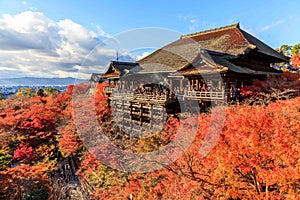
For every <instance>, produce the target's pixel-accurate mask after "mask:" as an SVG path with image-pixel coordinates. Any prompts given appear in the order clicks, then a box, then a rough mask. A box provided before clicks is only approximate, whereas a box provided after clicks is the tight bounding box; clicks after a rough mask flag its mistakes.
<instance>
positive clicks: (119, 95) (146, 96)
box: [104, 87, 226, 102]
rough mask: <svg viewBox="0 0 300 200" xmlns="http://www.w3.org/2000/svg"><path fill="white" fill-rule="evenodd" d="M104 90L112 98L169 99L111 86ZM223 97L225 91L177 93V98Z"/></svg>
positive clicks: (208, 98) (220, 98)
mask: <svg viewBox="0 0 300 200" xmlns="http://www.w3.org/2000/svg"><path fill="white" fill-rule="evenodd" d="M104 92H105V93H110V94H113V98H132V99H136V100H145V101H161V102H165V101H167V100H170V99H167V96H166V95H154V94H133V93H132V92H127V93H126V92H119V91H117V90H116V89H115V88H112V87H106V88H104ZM225 97H226V93H225V91H221V92H215V91H193V90H187V91H184V94H182V95H177V98H178V99H182V98H188V99H197V100H225ZM169 98H170V97H169Z"/></svg>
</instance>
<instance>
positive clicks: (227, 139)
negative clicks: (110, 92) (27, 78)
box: [0, 73, 300, 199]
mask: <svg viewBox="0 0 300 200" xmlns="http://www.w3.org/2000/svg"><path fill="white" fill-rule="evenodd" d="M275 86H276V87H277V89H278V90H280V91H284V90H286V89H287V88H292V89H293V90H295V91H298V90H299V79H298V77H297V76H296V75H294V74H290V73H289V74H285V75H284V77H283V79H281V81H280V82H278V80H273V79H269V80H267V82H256V83H255V84H254V85H252V86H251V87H252V88H249V90H244V92H247V91H248V92H250V91H251V90H252V91H251V92H253V93H252V95H253V94H254V93H256V94H259V93H261V92H264V93H265V94H267V93H269V92H270V90H271V88H272V87H275ZM104 87H106V84H105V83H104V84H96V85H95V86H93V90H92V91H91V87H90V86H89V85H85V84H80V85H76V86H70V87H69V88H68V90H67V91H66V92H65V93H61V94H53V95H49V96H42V97H40V96H36V97H28V96H22V95H20V96H17V97H13V98H9V99H7V100H4V101H0V149H1V150H0V195H5V198H6V199H22V198H23V199H32V198H33V199H34V198H37V196H39V198H43V199H46V198H51V193H53V188H52V185H51V180H50V179H51V178H50V174H51V173H52V172H53V171H55V169H56V167H57V165H58V163H57V162H58V158H59V157H60V154H61V155H62V156H63V157H66V158H68V157H72V158H74V159H75V161H76V162H78V164H79V169H78V171H77V174H78V175H79V176H80V177H81V178H82V179H81V181H82V182H88V183H89V184H90V185H91V186H92V188H93V189H94V193H93V194H92V195H91V199H126V198H127V199H297V198H300V197H299V193H300V191H299V188H300V185H299V180H300V170H299V169H300V162H299V161H300V157H299V155H300V150H299V144H300V135H299V130H300V123H299V122H300V115H299V111H300V97H296V98H293V99H289V100H285V101H283V100H278V99H280V98H277V99H274V100H272V101H268V103H267V104H266V105H264V106H261V105H256V106H254V105H253V106H249V105H235V106H230V107H227V108H222V107H220V108H216V112H217V113H218V112H219V111H218V109H225V113H226V120H225V122H224V126H223V127H222V131H221V132H218V133H217V135H218V134H219V137H218V140H217V143H216V145H215V146H214V148H213V149H212V150H211V151H210V152H209V153H208V154H207V155H205V156H203V154H201V152H199V151H200V150H201V147H202V146H203V145H204V146H205V143H204V142H205V138H206V137H207V132H208V129H212V134H213V133H214V132H213V131H214V130H217V129H214V126H215V125H217V124H218V123H220V120H221V118H219V117H218V116H217V118H213V117H212V115H211V114H201V115H200V116H199V118H195V117H194V118H193V117H192V116H187V117H186V118H185V119H178V118H168V120H167V121H166V122H165V126H164V128H163V129H162V130H160V131H155V132H154V133H149V135H150V137H147V138H139V139H138V140H137V139H134V138H131V137H129V136H127V135H126V134H125V133H124V132H122V130H121V129H120V128H118V125H117V124H116V122H114V120H113V116H112V110H111V108H109V106H108V103H107V96H105V94H104V92H103V91H104ZM250 89H251V90H250ZM295 91H294V92H293V96H290V98H292V97H295V96H297V94H299V93H297V92H295ZM80 94H84V95H80ZM74 98H75V99H76V98H78V100H80V101H74ZM287 99H288V98H287ZM72 101H73V102H72ZM78 108H81V109H82V110H81V111H83V112H77V113H75V115H76V117H77V118H78V119H80V121H73V120H74V109H78ZM91 108H95V110H92V109H91ZM95 113H96V114H95ZM220 113H221V112H220ZM92 115H95V117H96V120H95V121H91V116H92ZM193 120H198V121H196V123H199V125H198V129H196V130H195V129H194V127H193V126H189V123H188V122H191V121H193ZM77 122H78V124H76V123H77ZM180 126H183V128H182V131H183V134H182V136H180V137H183V138H182V139H183V140H182V141H184V139H185V138H184V137H187V138H186V139H188V138H189V137H191V136H192V133H193V132H194V131H196V137H195V139H194V140H193V142H192V144H191V145H190V147H189V148H188V149H187V150H186V151H184V152H181V153H182V155H181V156H180V157H179V158H178V159H176V160H175V162H173V163H172V164H170V165H168V166H162V168H161V169H158V170H155V171H152V172H145V173H130V172H122V171H118V170H116V169H113V168H111V167H109V166H107V165H106V164H105V163H101V162H100V161H99V160H102V158H105V159H106V160H107V161H110V162H111V163H115V164H118V165H123V164H124V163H123V162H122V161H120V159H119V160H118V159H117V158H116V157H115V156H114V155H113V153H114V152H112V151H111V149H110V148H109V145H108V144H106V143H101V144H99V143H97V139H99V138H100V137H101V135H102V134H104V135H105V136H106V137H107V138H109V139H110V140H111V141H113V142H114V144H116V146H117V147H118V148H120V149H126V150H131V151H132V152H135V153H137V154H140V155H142V154H143V153H147V152H153V151H157V150H158V149H160V148H162V147H164V146H166V145H168V144H169V143H170V142H172V141H173V140H174V139H176V138H177V137H179V136H178V135H177V131H178V129H179V127H180ZM78 127H80V130H78ZM99 130H101V132H99ZM91 138H92V140H91ZM106 145H107V146H106ZM87 148H88V149H87ZM96 158H98V159H96ZM99 158H101V159H99ZM126 159H130V158H126ZM11 164H13V165H14V167H11ZM16 165H19V166H16ZM135 166H136V167H140V166H139V164H138V163H136V164H135ZM141 166H143V165H142V163H141ZM147 167H150V168H151V166H147Z"/></svg>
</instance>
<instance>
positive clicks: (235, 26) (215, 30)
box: [180, 23, 240, 39]
mask: <svg viewBox="0 0 300 200" xmlns="http://www.w3.org/2000/svg"><path fill="white" fill-rule="evenodd" d="M232 28H238V29H240V23H236V24H231V25H228V26H223V27H219V28H214V29H209V30H204V31H200V32H196V33H190V34H186V35H182V36H181V37H180V39H183V38H187V37H193V36H197V35H203V34H208V33H213V32H217V31H223V30H227V29H232Z"/></svg>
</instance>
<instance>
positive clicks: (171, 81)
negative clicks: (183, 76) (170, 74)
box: [170, 79, 173, 91]
mask: <svg viewBox="0 0 300 200" xmlns="http://www.w3.org/2000/svg"><path fill="white" fill-rule="evenodd" d="M170 91H173V80H172V79H170Z"/></svg>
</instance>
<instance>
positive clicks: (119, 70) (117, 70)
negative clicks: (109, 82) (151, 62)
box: [102, 61, 138, 78]
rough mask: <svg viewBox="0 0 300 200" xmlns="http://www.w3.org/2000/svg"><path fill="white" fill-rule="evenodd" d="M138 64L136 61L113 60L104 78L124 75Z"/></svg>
mask: <svg viewBox="0 0 300 200" xmlns="http://www.w3.org/2000/svg"><path fill="white" fill-rule="evenodd" d="M137 66H138V63H136V62H120V61H111V62H110V65H109V67H108V69H107V71H106V73H104V74H103V75H102V78H109V77H120V76H123V75H124V74H127V73H128V72H129V71H130V70H131V69H133V68H135V67H137Z"/></svg>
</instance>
